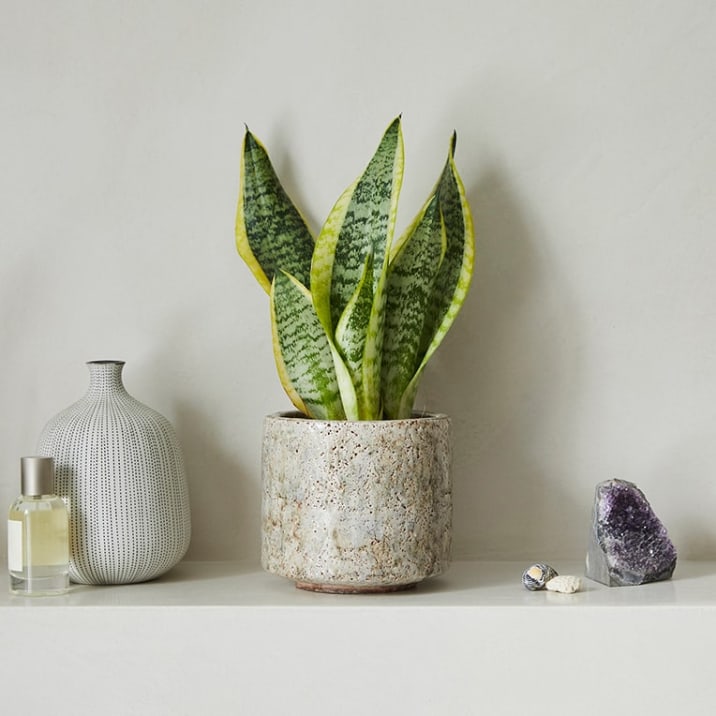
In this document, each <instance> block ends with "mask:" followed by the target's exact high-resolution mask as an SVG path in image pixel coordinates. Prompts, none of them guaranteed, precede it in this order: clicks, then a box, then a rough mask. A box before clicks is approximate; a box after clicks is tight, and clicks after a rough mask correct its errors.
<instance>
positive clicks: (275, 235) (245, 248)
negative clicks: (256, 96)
mask: <svg viewBox="0 0 716 716" xmlns="http://www.w3.org/2000/svg"><path fill="white" fill-rule="evenodd" d="M236 247H237V249H238V252H239V254H240V255H241V257H242V258H243V259H244V261H245V262H246V264H247V265H248V266H249V268H250V269H251V271H252V272H253V274H254V276H255V277H256V279H257V280H258V282H259V283H260V284H261V286H262V287H263V288H264V290H265V291H266V292H268V291H269V290H270V288H271V281H272V280H273V277H274V275H275V273H276V272H277V271H278V270H279V269H280V270H283V271H287V272H288V273H290V274H291V275H292V276H295V277H296V278H297V279H298V280H299V281H300V282H301V283H302V284H303V285H304V286H306V287H310V271H311V257H312V255H313V247H314V242H313V236H312V235H311V232H310V231H309V229H308V227H307V225H306V222H305V221H304V219H303V217H302V216H301V213H300V212H299V210H298V209H297V208H296V206H295V205H294V204H293V202H292V201H291V199H290V198H289V196H288V194H286V192H285V191H284V188H283V187H282V186H281V182H280V181H279V179H278V177H277V176H276V172H275V171H274V168H273V166H272V165H271V161H270V160H269V156H268V153H267V151H266V148H265V147H264V146H263V144H261V142H260V141H259V140H258V139H257V138H256V137H255V136H254V135H253V134H251V132H250V131H249V130H248V128H247V129H246V134H245V135H244V145H243V151H242V156H241V190H240V194H239V205H238V208H237V211H236Z"/></svg>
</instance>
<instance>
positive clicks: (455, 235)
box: [384, 134, 475, 418]
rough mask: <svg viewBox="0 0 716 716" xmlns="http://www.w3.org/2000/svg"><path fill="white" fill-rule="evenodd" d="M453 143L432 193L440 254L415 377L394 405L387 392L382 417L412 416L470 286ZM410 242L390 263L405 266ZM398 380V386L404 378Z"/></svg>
mask: <svg viewBox="0 0 716 716" xmlns="http://www.w3.org/2000/svg"><path fill="white" fill-rule="evenodd" d="M455 144H456V135H455V134H453V136H452V139H451V141H450V149H449V152H448V158H447V162H446V163H445V167H444V169H443V172H442V174H441V176H440V179H439V180H438V183H437V185H436V190H435V195H436V197H437V199H438V202H439V206H440V214H441V216H442V224H443V226H444V232H445V249H444V254H443V257H442V260H441V262H440V264H439V267H438V269H437V274H436V275H435V278H434V281H433V283H432V290H431V295H430V298H429V300H428V301H427V304H426V311H425V317H424V321H423V325H422V330H421V334H420V341H419V347H418V350H417V353H416V364H415V366H414V375H413V377H412V378H411V380H410V382H409V383H408V384H407V386H406V387H405V390H404V391H403V394H402V396H401V397H400V400H399V401H398V400H397V398H396V396H395V395H394V394H392V393H391V395H390V398H389V400H388V399H386V402H389V405H390V408H389V410H386V417H393V418H398V417H400V418H405V417H409V416H410V415H411V413H412V406H413V402H414V400H415V394H416V393H417V388H418V382H419V380H420V377H421V375H422V372H423V369H424V368H425V365H426V364H427V362H428V361H429V360H430V358H431V357H432V355H433V354H434V353H435V350H436V349H437V347H438V346H439V345H440V343H441V342H442V340H443V338H444V337H445V335H446V333H447V331H448V329H449V328H450V326H451V325H452V324H453V322H454V321H455V318H456V316H457V314H458V312H459V311H460V308H461V307H462V305H463V303H464V301H465V297H466V296H467V292H468V289H469V287H470V282H471V279H472V273H473V268H474V255H475V246H474V229H473V222H472V215H471V212H470V206H469V204H468V201H467V197H466V194H465V187H464V186H463V183H462V180H461V178H460V175H459V173H458V171H457V167H456V165H455ZM399 243H400V242H399ZM410 243H412V241H411V242H408V239H406V244H407V247H408V248H407V249H405V248H404V247H403V246H400V247H399V249H398V253H397V254H395V256H394V259H393V260H395V261H398V257H399V256H401V255H403V258H402V261H403V262H405V261H406V260H407V259H406V258H405V257H404V256H405V254H406V253H407V254H409V253H410V248H409V247H410ZM396 271H397V267H396ZM389 320H395V318H392V319H389ZM393 360H394V359H391V361H390V362H389V364H388V365H389V367H388V369H386V370H387V372H386V371H384V376H385V377H384V390H388V385H389V384H390V383H391V382H392V381H395V380H396V379H394V378H393V379H391V378H389V377H388V374H389V373H390V372H391V371H393V372H394V371H395V370H396V369H395V368H394V367H391V364H392V361H393ZM400 375H401V382H402V381H404V379H405V376H404V375H403V374H402V373H401V374H400ZM392 390H395V388H392Z"/></svg>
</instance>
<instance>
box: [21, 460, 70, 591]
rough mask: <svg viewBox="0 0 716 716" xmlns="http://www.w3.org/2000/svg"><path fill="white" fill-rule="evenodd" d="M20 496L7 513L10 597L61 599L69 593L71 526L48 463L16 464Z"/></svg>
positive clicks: (25, 461) (33, 461) (51, 462)
mask: <svg viewBox="0 0 716 716" xmlns="http://www.w3.org/2000/svg"><path fill="white" fill-rule="evenodd" d="M20 468H21V473H20V474H21V493H22V494H21V495H20V497H18V498H17V500H15V502H14V503H13V505H12V506H11V507H10V512H9V514H8V522H7V554H8V556H7V562H8V570H9V572H10V591H11V592H12V593H13V594H19V595H23V596H45V595H52V594H64V593H65V592H66V591H67V590H68V588H69V556H70V555H69V520H68V517H67V507H66V506H65V503H64V502H63V501H62V499H61V498H59V497H58V496H57V495H56V494H55V465H54V460H53V458H51V457H23V458H21V460H20Z"/></svg>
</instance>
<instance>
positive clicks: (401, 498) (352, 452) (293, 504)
mask: <svg viewBox="0 0 716 716" xmlns="http://www.w3.org/2000/svg"><path fill="white" fill-rule="evenodd" d="M449 429H450V420H449V418H448V417H447V416H445V415H432V414H425V415H421V416H418V417H414V418H411V419H409V420H385V421H361V422H349V421H324V420H309V419H307V418H304V417H302V416H300V414H298V413H278V414H275V415H270V416H268V417H267V418H266V421H265V424H264V440H263V508H262V512H263V539H262V555H261V560H262V565H263V567H264V569H266V570H267V571H269V572H271V573H273V574H277V575H280V576H282V577H287V578H288V579H292V580H294V581H295V582H296V586H298V587H300V588H302V589H312V590H315V591H326V592H347V593H354V592H385V591H396V590H399V589H406V588H408V587H411V586H414V585H415V584H416V583H417V582H419V581H421V580H423V579H425V578H426V577H432V576H435V575H438V574H441V573H442V572H444V571H445V569H446V568H447V566H448V563H449V559H450V543H451V536H452V490H451V479H450V437H449Z"/></svg>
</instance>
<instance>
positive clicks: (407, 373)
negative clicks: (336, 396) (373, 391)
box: [381, 194, 446, 418]
mask: <svg viewBox="0 0 716 716" xmlns="http://www.w3.org/2000/svg"><path fill="white" fill-rule="evenodd" d="M399 243H400V249H399V251H398V253H397V254H396V256H395V258H394V259H393V260H392V262H391V264H390V271H389V275H388V284H387V298H386V307H385V314H386V318H385V332H384V342H383V362H382V371H381V390H382V398H383V410H384V412H385V417H386V418H398V417H408V416H406V415H403V412H404V409H403V406H402V401H403V396H404V394H405V391H406V389H407V388H408V386H409V385H410V383H411V381H412V380H413V377H414V376H415V372H416V371H417V369H418V366H419V365H420V362H421V360H422V357H423V354H422V353H421V345H420V342H421V337H422V335H423V332H424V330H425V320H426V316H427V315H428V313H429V310H430V305H429V304H430V301H431V300H433V292H434V288H435V286H434V284H435V280H436V278H437V276H438V272H439V270H440V266H441V261H442V259H443V256H444V253H445V244H446V236H445V227H444V224H443V221H442V216H441V212H440V201H439V199H438V196H437V194H433V195H432V196H431V197H430V199H429V200H428V202H427V204H426V205H425V206H424V207H423V209H422V210H421V212H420V214H418V216H417V218H416V219H415V221H414V222H413V224H412V225H411V226H410V228H409V229H408V231H407V232H406V234H404V235H403V237H401V241H400V242H399ZM411 405H412V401H411ZM409 412H410V410H408V414H409Z"/></svg>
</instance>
